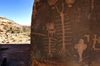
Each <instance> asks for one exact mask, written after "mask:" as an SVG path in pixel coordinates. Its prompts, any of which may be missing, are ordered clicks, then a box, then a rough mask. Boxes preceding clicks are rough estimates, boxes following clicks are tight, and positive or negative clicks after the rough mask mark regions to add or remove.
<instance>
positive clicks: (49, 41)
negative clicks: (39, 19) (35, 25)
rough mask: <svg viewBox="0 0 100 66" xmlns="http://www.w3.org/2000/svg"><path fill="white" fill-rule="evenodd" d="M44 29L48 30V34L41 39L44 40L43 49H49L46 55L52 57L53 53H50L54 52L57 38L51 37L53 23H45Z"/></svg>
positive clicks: (53, 30) (53, 31)
mask: <svg viewBox="0 0 100 66" xmlns="http://www.w3.org/2000/svg"><path fill="white" fill-rule="evenodd" d="M46 30H47V31H48V35H47V37H45V38H44V39H43V40H44V41H43V42H44V45H45V47H44V49H45V51H49V53H48V55H47V57H48V58H52V57H53V55H52V52H55V51H56V49H55V46H56V44H55V43H56V41H57V39H55V38H53V35H54V34H55V31H56V30H55V28H54V23H47V24H46Z"/></svg>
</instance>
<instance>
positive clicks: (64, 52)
mask: <svg viewBox="0 0 100 66" xmlns="http://www.w3.org/2000/svg"><path fill="white" fill-rule="evenodd" d="M55 7H56V10H57V12H58V13H59V14H60V17H61V20H57V21H56V23H57V22H59V21H61V24H60V23H57V24H56V27H57V29H58V28H59V29H58V30H57V31H58V32H57V35H61V34H62V39H61V40H60V41H62V42H63V43H62V44H60V45H62V49H61V50H60V51H59V54H60V55H66V53H67V54H68V55H70V53H69V52H68V50H67V49H66V48H65V46H66V44H69V43H65V41H66V40H65V38H66V35H65V34H67V33H72V32H69V31H68V30H70V29H71V28H70V27H71V25H69V24H70V22H68V23H66V22H64V20H65V19H64V15H65V14H64V13H63V12H64V3H62V11H61V12H60V11H59V9H58V7H57V6H56V5H55ZM60 26H62V27H60ZM66 29H67V30H66ZM59 31H60V32H59ZM61 32H62V33H61ZM58 42H59V41H58Z"/></svg>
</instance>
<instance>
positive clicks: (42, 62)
mask: <svg viewBox="0 0 100 66" xmlns="http://www.w3.org/2000/svg"><path fill="white" fill-rule="evenodd" d="M33 6H34V7H33V14H32V26H31V50H32V51H31V55H32V59H33V63H32V66H100V57H99V56H100V18H99V17H100V9H99V8H100V0H35V2H34V5H33Z"/></svg>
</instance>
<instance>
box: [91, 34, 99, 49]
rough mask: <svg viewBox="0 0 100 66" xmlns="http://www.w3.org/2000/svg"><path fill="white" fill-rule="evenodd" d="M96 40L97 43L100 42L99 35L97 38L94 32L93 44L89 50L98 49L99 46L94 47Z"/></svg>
mask: <svg viewBox="0 0 100 66" xmlns="http://www.w3.org/2000/svg"><path fill="white" fill-rule="evenodd" d="M97 41H98V43H100V37H99V38H97V35H96V34H94V39H93V46H92V48H91V50H92V49H94V50H100V48H96V47H95V45H96V42H97Z"/></svg>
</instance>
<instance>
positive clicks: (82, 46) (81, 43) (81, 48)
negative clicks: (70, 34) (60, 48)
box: [74, 39, 87, 62]
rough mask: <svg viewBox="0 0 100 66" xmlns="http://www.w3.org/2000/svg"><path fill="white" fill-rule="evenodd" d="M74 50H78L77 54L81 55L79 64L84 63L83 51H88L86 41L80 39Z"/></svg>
mask: <svg viewBox="0 0 100 66" xmlns="http://www.w3.org/2000/svg"><path fill="white" fill-rule="evenodd" d="M74 48H75V49H77V52H78V54H79V62H82V60H83V58H82V54H83V51H84V50H86V48H87V45H86V44H84V40H83V39H80V41H79V44H76V45H75V47H74Z"/></svg>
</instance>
